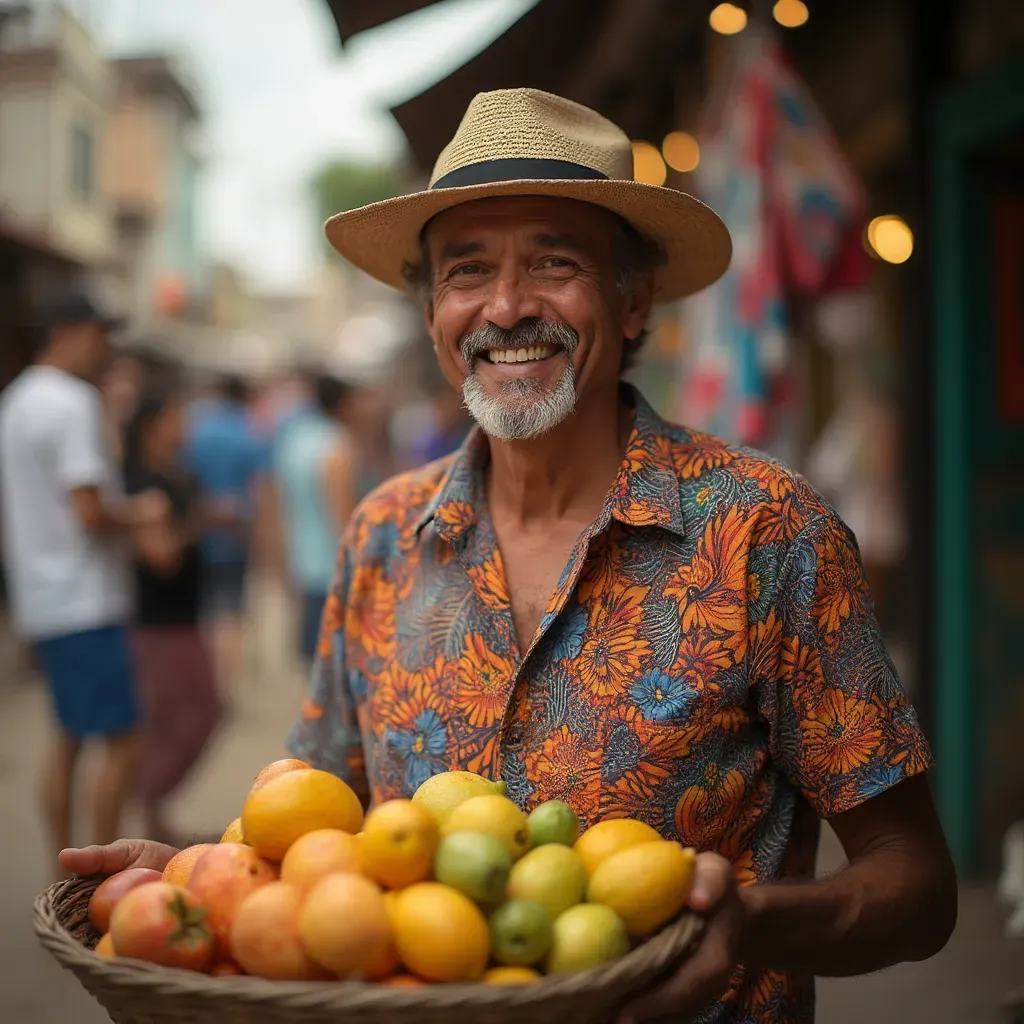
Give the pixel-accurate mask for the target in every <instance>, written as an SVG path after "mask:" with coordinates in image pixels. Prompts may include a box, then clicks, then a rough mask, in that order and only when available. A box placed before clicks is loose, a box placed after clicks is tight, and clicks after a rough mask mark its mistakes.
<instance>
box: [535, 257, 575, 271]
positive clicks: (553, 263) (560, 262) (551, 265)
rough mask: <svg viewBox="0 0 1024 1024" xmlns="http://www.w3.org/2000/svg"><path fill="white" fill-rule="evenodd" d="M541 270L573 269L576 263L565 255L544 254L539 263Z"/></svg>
mask: <svg viewBox="0 0 1024 1024" xmlns="http://www.w3.org/2000/svg"><path fill="white" fill-rule="evenodd" d="M539 266H540V268H541V270H575V269H576V264H575V263H574V262H573V261H572V260H571V259H569V258H568V257H567V256H545V257H544V259H542V260H541V261H540V263H539Z"/></svg>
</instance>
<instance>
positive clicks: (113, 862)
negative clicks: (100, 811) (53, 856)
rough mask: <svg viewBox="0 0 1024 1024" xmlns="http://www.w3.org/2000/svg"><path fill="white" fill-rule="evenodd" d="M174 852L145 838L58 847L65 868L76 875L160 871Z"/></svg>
mask: <svg viewBox="0 0 1024 1024" xmlns="http://www.w3.org/2000/svg"><path fill="white" fill-rule="evenodd" d="M177 852H178V851H177V850H176V849H175V848H174V847H173V846H165V845H164V844H163V843H153V842H150V840H148V839H118V841H117V842H116V843H111V844H110V845H109V846H86V847H84V848H82V849H80V850H75V849H70V850H61V852H60V857H59V858H58V860H59V861H60V866H61V867H62V868H63V869H64V870H65V871H70V872H71V873H72V874H75V875H116V874H117V873H118V872H119V871H124V870H125V868H153V869H154V870H155V871H163V869H164V868H165V867H167V862H168V861H169V860H170V859H171V858H172V857H173V856H174V855H175V854H176V853H177Z"/></svg>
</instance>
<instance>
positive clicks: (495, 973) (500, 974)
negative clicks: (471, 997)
mask: <svg viewBox="0 0 1024 1024" xmlns="http://www.w3.org/2000/svg"><path fill="white" fill-rule="evenodd" d="M540 979H541V975H540V974H539V973H538V972H537V971H535V970H534V969H533V968H532V967H492V968H491V969H490V970H488V971H484V976H483V978H482V979H481V980H482V981H483V983H484V984H485V985H533V984H534V983H535V982H538V981H540Z"/></svg>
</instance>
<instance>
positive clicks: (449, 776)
mask: <svg viewBox="0 0 1024 1024" xmlns="http://www.w3.org/2000/svg"><path fill="white" fill-rule="evenodd" d="M490 795H497V796H504V795H505V783H504V782H492V781H491V780H490V779H485V778H484V777H483V776H482V775H476V774H474V773H473V772H441V773H440V774H438V775H432V776H431V777H430V778H429V779H427V781H426V782H424V783H423V785H421V786H420V787H419V789H417V790H416V792H415V793H413V795H412V802H413V803H414V804H417V805H419V806H420V807H422V808H423V809H424V810H427V811H429V812H430V813H431V814H432V815H433V816H434V817H435V818H436V819H437V823H438V824H439V825H441V826H442V827H443V826H444V824H445V822H446V821H447V820H448V817H449V815H450V814H451V813H452V811H454V810H455V808H456V807H458V806H459V804H461V803H463V802H464V801H466V800H469V799H470V798H471V797H474V796H490Z"/></svg>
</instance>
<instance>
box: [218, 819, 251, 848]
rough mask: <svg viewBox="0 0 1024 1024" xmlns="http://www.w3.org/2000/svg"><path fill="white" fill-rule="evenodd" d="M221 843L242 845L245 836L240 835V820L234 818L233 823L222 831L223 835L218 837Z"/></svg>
mask: <svg viewBox="0 0 1024 1024" xmlns="http://www.w3.org/2000/svg"><path fill="white" fill-rule="evenodd" d="M220 841H221V842H222V843H244V842H245V836H244V835H242V819H241V818H235V820H234V821H233V822H231V824H230V825H228V827H227V828H226V829H224V835H222V836H221V837H220Z"/></svg>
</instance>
